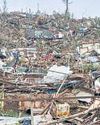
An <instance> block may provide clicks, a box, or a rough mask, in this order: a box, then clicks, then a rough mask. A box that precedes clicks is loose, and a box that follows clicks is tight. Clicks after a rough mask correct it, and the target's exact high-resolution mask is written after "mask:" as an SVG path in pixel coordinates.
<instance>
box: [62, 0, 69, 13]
mask: <svg viewBox="0 0 100 125" xmlns="http://www.w3.org/2000/svg"><path fill="white" fill-rule="evenodd" d="M63 2H64V3H65V5H66V10H65V15H67V14H68V9H69V8H68V4H69V0H63Z"/></svg>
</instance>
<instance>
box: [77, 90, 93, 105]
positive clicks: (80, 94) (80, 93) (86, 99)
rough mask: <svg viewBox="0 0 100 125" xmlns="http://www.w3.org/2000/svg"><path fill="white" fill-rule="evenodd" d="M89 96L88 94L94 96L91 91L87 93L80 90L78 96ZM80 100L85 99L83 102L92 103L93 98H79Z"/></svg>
mask: <svg viewBox="0 0 100 125" xmlns="http://www.w3.org/2000/svg"><path fill="white" fill-rule="evenodd" d="M80 96H81V97H87V96H92V94H90V93H86V92H83V91H80V92H79V93H78V94H77V95H76V97H80ZM78 100H79V101H83V102H87V103H90V102H91V101H92V100H91V98H78Z"/></svg>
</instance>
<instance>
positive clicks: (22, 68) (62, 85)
mask: <svg viewBox="0 0 100 125" xmlns="http://www.w3.org/2000/svg"><path fill="white" fill-rule="evenodd" d="M99 37H100V19H99V18H95V19H92V18H89V19H85V18H83V19H77V20H76V19H69V20H65V17H64V15H60V14H58V13H57V14H53V15H46V14H40V15H32V14H31V15H30V14H27V13H19V12H13V13H9V14H6V16H5V17H4V15H2V14H1V15H0V40H1V42H0V91H1V94H0V99H1V100H0V101H1V103H0V106H1V108H2V109H3V110H5V111H6V110H9V109H11V110H14V111H16V110H17V111H19V112H23V111H24V113H27V114H30V110H31V118H30V117H28V121H29V123H28V124H30V120H31V124H34V125H52V124H53V125H64V124H65V125H84V124H85V125H88V124H90V125H99V124H100V41H99V40H100V39H99ZM25 120H26V118H25V119H24V118H22V119H17V122H20V124H22V125H25V123H24V121H25ZM25 122H26V123H27V120H26V121H25Z"/></svg>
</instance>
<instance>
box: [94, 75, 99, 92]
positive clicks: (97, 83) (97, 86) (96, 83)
mask: <svg viewBox="0 0 100 125" xmlns="http://www.w3.org/2000/svg"><path fill="white" fill-rule="evenodd" d="M94 86H95V90H96V92H97V93H100V77H99V78H97V79H96V80H95V82H94Z"/></svg>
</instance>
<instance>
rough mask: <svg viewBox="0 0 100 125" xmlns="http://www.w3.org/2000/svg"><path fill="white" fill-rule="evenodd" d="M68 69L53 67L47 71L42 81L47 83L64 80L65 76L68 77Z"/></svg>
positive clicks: (69, 72)
mask: <svg viewBox="0 0 100 125" xmlns="http://www.w3.org/2000/svg"><path fill="white" fill-rule="evenodd" d="M71 73H72V71H70V67H66V66H57V65H53V66H52V67H51V68H50V69H49V70H48V73H47V75H46V76H45V77H44V79H43V81H44V82H46V83H48V82H51V83H53V82H59V81H61V80H63V79H64V77H65V76H66V75H70V74H71Z"/></svg>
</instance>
